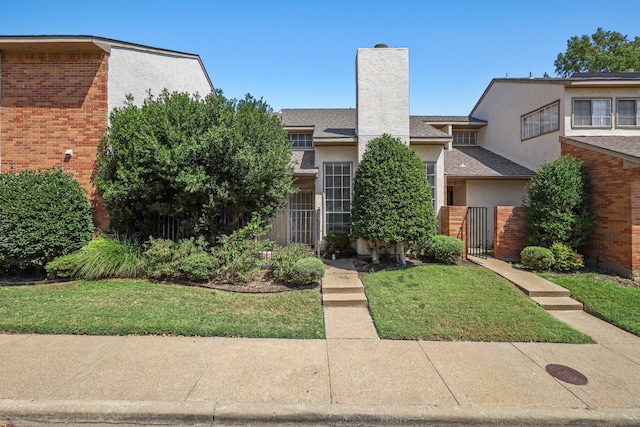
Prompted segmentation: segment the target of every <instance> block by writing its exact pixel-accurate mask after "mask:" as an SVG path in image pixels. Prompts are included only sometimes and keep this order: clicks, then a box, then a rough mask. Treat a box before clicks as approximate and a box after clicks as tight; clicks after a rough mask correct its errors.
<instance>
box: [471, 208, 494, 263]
mask: <svg viewBox="0 0 640 427" xmlns="http://www.w3.org/2000/svg"><path fill="white" fill-rule="evenodd" d="M466 222H467V241H466V244H467V254H468V255H470V256H475V257H478V258H485V259H486V258H487V249H488V246H489V245H488V239H487V208H485V207H469V208H468V209H467V218H466Z"/></svg>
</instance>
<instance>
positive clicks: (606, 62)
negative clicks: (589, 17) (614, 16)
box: [554, 28, 640, 77]
mask: <svg viewBox="0 0 640 427" xmlns="http://www.w3.org/2000/svg"><path fill="white" fill-rule="evenodd" d="M554 65H555V67H556V74H558V75H559V76H562V77H568V76H570V75H571V74H573V73H579V72H591V73H593V72H598V71H624V70H626V69H629V68H633V69H636V70H640V37H637V36H636V37H635V38H634V39H633V40H628V39H627V36H626V35H622V34H620V33H618V32H617V31H604V30H603V29H602V28H598V29H597V30H596V32H595V33H594V34H592V35H591V36H587V35H583V36H581V37H578V36H573V37H571V38H570V39H569V40H568V41H567V51H566V52H565V53H564V54H563V53H559V54H558V57H557V59H556V60H555V62H554Z"/></svg>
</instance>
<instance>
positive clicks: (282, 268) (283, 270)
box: [269, 243, 313, 283]
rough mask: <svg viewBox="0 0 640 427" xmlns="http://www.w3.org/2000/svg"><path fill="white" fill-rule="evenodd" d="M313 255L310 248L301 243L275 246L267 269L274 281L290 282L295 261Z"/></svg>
mask: <svg viewBox="0 0 640 427" xmlns="http://www.w3.org/2000/svg"><path fill="white" fill-rule="evenodd" d="M309 257H313V251H312V250H311V248H310V247H309V246H307V245H305V244H302V243H294V244H292V245H287V246H282V247H277V248H275V249H274V250H273V251H272V253H271V258H270V260H269V271H270V273H271V276H272V277H273V279H274V280H275V281H276V282H281V283H290V282H291V281H292V279H293V275H294V266H295V264H296V262H298V261H300V260H301V259H303V258H309Z"/></svg>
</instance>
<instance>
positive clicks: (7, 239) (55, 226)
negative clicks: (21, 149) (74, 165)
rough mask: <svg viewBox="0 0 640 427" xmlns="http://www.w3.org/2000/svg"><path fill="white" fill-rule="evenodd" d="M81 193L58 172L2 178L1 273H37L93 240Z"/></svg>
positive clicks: (69, 177)
mask: <svg viewBox="0 0 640 427" xmlns="http://www.w3.org/2000/svg"><path fill="white" fill-rule="evenodd" d="M93 230H94V227H93V221H92V219H91V206H90V203H89V199H88V198H87V196H86V193H85V191H84V189H83V188H82V187H81V186H80V184H78V182H77V181H76V180H75V179H74V178H73V176H72V175H71V174H68V173H65V172H63V171H62V169H59V168H58V169H53V170H47V171H21V172H19V173H17V174H16V173H8V174H0V267H4V268H7V269H21V270H28V269H37V270H41V269H42V268H43V267H44V266H45V264H46V263H47V262H49V261H51V260H53V259H54V258H57V257H59V256H61V255H65V254H68V253H71V252H73V251H76V250H78V249H80V248H81V247H82V246H84V245H85V244H86V243H87V242H88V241H89V240H90V239H91V235H92V234H93Z"/></svg>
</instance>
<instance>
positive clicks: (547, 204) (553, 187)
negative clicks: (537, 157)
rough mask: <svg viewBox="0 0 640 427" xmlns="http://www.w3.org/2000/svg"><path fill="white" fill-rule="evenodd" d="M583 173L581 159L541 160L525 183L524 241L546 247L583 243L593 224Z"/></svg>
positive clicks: (575, 245)
mask: <svg viewBox="0 0 640 427" xmlns="http://www.w3.org/2000/svg"><path fill="white" fill-rule="evenodd" d="M588 203H589V193H588V181H587V175H586V173H585V171H584V170H583V168H582V162H581V161H580V160H577V159H574V158H573V157H569V156H562V157H559V158H557V159H556V160H554V161H552V162H547V163H544V164H542V165H541V166H540V167H539V168H538V170H537V172H536V175H535V176H534V177H533V179H532V180H531V184H530V185H529V199H528V202H527V204H528V206H529V209H528V210H527V230H528V237H527V239H528V242H529V244H530V245H534V246H542V247H546V248H550V247H551V246H552V245H553V244H554V243H562V244H564V245H567V246H568V247H570V248H572V249H574V250H576V249H579V248H581V247H582V246H584V244H585V243H586V240H587V238H588V236H589V233H590V232H591V229H592V227H593V217H592V215H591V214H590V213H589V207H588Z"/></svg>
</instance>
